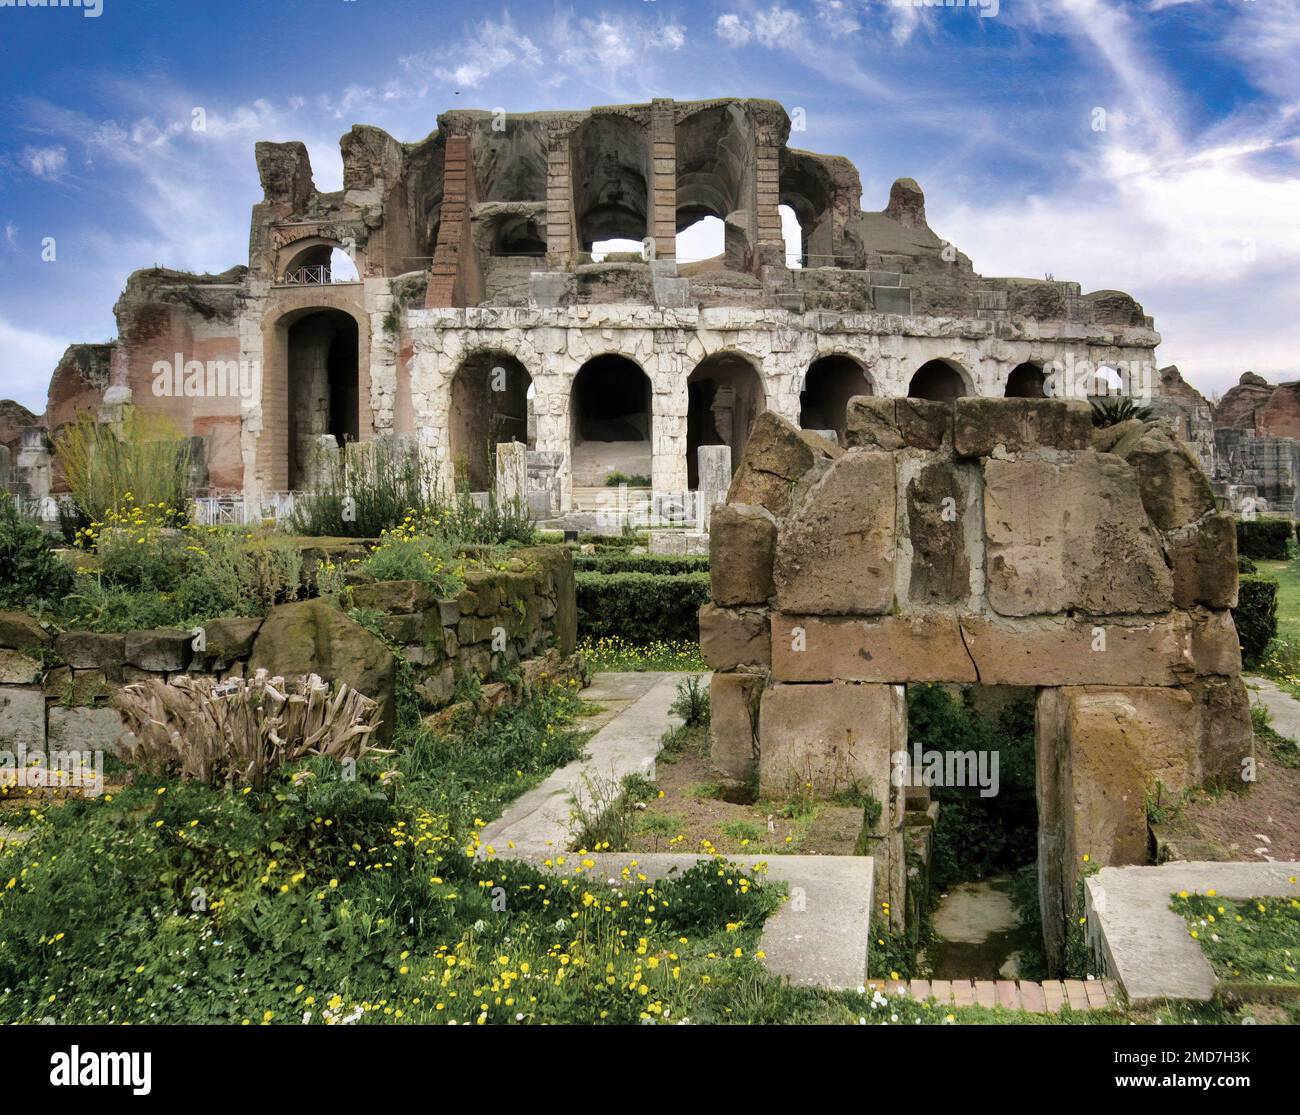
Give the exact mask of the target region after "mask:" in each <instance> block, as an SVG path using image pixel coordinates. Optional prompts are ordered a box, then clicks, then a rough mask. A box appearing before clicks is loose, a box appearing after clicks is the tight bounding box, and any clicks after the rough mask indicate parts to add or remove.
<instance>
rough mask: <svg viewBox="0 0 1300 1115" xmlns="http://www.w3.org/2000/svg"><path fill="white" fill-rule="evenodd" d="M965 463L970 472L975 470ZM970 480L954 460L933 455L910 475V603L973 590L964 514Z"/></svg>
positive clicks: (956, 599)
mask: <svg viewBox="0 0 1300 1115" xmlns="http://www.w3.org/2000/svg"><path fill="white" fill-rule="evenodd" d="M963 467H964V468H965V469H966V471H967V475H968V476H969V474H970V473H971V472H972V471H973V470H971V469H970V467H969V466H963ZM905 475H906V473H905ZM969 483H970V481H969V480H968V479H967V477H964V476H963V475H962V472H961V470H960V469H959V466H957V465H955V464H953V463H952V462H951V461H931V462H929V463H928V464H924V465H921V466H920V471H919V472H917V473H916V475H914V476H911V477H910V478H908V480H907V487H906V492H907V535H908V537H909V538H910V539H911V542H912V553H911V566H910V568H911V572H910V575H909V578H908V590H907V598H908V602H909V603H912V604H959V603H963V602H965V600H966V599H967V598H968V597H969V596H970V591H971V584H970V555H969V554H968V552H967V549H966V523H965V519H964V517H963V513H964V512H965V510H966V506H967V488H968V484H969Z"/></svg>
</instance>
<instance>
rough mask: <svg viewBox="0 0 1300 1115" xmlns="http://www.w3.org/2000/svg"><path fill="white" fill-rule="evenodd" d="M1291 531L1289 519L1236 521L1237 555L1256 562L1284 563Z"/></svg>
mask: <svg viewBox="0 0 1300 1115" xmlns="http://www.w3.org/2000/svg"><path fill="white" fill-rule="evenodd" d="M1291 529H1292V528H1291V522H1290V520H1289V519H1238V520H1237V555H1238V556H1239V557H1248V558H1254V559H1255V560H1256V561H1258V560H1259V559H1261V558H1263V559H1264V560H1266V561H1268V560H1272V561H1285V560H1286V557H1287V542H1288V541H1290V538H1291Z"/></svg>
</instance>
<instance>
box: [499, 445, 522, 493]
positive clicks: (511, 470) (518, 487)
mask: <svg viewBox="0 0 1300 1115" xmlns="http://www.w3.org/2000/svg"><path fill="white" fill-rule="evenodd" d="M527 500H528V446H526V445H524V443H523V442H521V441H501V442H498V443H497V506H499V507H506V506H510V505H512V504H526V503H527Z"/></svg>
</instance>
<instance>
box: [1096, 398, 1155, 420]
mask: <svg viewBox="0 0 1300 1115" xmlns="http://www.w3.org/2000/svg"><path fill="white" fill-rule="evenodd" d="M1151 417H1152V411H1151V408H1150V407H1140V406H1138V405H1137V404H1136V403H1135V402H1134V401H1133V400H1132V399H1130V398H1129V397H1128V396H1127V395H1121V396H1119V397H1118V398H1115V399H1093V400H1092V424H1093V425H1094V426H1118V425H1119V424H1120V423H1121V422H1127V421H1128V420H1129V419H1130V418H1136V419H1137V420H1138V421H1139V422H1147V421H1149V420H1150V419H1151Z"/></svg>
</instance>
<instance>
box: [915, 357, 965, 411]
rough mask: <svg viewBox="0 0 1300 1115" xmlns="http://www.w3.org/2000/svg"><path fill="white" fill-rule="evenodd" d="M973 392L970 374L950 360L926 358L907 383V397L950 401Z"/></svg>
mask: <svg viewBox="0 0 1300 1115" xmlns="http://www.w3.org/2000/svg"><path fill="white" fill-rule="evenodd" d="M970 394H973V390H972V386H971V380H970V375H969V374H968V373H967V371H966V369H965V368H963V367H961V365H960V364H956V363H954V362H953V361H951V360H927V361H926V362H925V363H924V364H922V365H921V366H920V367H919V368H917V369H916V371H915V372H913V373H912V379H911V381H910V382H909V383H908V385H907V397H908V398H909V399H932V400H936V401H939V402H951V401H952V400H953V399H961V398H964V397H965V396H967V395H970Z"/></svg>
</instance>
